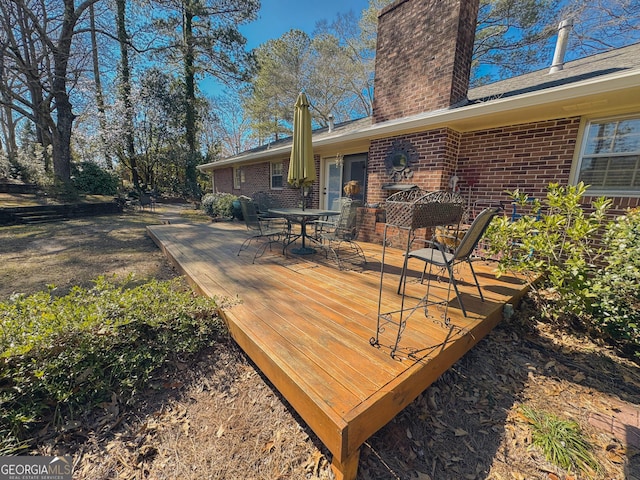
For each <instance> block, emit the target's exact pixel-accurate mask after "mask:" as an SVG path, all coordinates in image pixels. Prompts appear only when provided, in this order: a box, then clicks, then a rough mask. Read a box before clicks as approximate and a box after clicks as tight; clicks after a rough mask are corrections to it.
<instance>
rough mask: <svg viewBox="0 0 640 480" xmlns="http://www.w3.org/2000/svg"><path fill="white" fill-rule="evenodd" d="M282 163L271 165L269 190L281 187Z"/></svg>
mask: <svg viewBox="0 0 640 480" xmlns="http://www.w3.org/2000/svg"><path fill="white" fill-rule="evenodd" d="M282 165H283V164H282V162H275V163H272V164H271V189H279V188H282V187H283V176H282V171H283V166H282Z"/></svg>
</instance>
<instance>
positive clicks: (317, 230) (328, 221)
mask: <svg viewBox="0 0 640 480" xmlns="http://www.w3.org/2000/svg"><path fill="white" fill-rule="evenodd" d="M351 201H352V200H351V199H350V198H348V197H338V198H336V199H335V200H333V202H331V210H332V211H334V212H340V211H341V210H342V204H343V203H345V202H351ZM339 218H340V216H339V215H332V216H330V217H327V216H325V217H323V218H321V219H318V220H315V221H314V222H313V227H314V235H315V237H316V238H319V237H320V236H321V235H322V234H323V233H327V232H333V231H334V230H335V229H336V225H337V223H338V219H339Z"/></svg>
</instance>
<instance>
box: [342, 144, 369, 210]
mask: <svg viewBox="0 0 640 480" xmlns="http://www.w3.org/2000/svg"><path fill="white" fill-rule="evenodd" d="M343 177H344V178H343V181H342V183H343V185H344V184H346V183H347V182H350V181H351V180H355V181H357V182H358V183H359V184H360V193H358V194H356V195H353V197H352V198H353V199H354V200H360V201H361V202H362V204H363V205H364V198H365V190H366V187H367V184H366V182H367V155H366V154H365V153H362V154H358V155H348V156H345V157H344V172H343ZM343 195H344V193H343Z"/></svg>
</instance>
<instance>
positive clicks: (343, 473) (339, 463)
mask: <svg viewBox="0 0 640 480" xmlns="http://www.w3.org/2000/svg"><path fill="white" fill-rule="evenodd" d="M359 461H360V449H359V448H358V449H357V450H356V451H355V452H353V453H351V455H349V456H348V457H347V458H345V459H343V460H340V459H338V458H337V457H335V456H334V457H333V460H332V461H331V470H333V474H334V475H335V477H336V480H356V477H357V475H358V462H359Z"/></svg>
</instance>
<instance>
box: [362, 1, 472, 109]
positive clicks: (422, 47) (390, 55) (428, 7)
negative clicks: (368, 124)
mask: <svg viewBox="0 0 640 480" xmlns="http://www.w3.org/2000/svg"><path fill="white" fill-rule="evenodd" d="M478 3H479V2H478V0H438V1H424V0H398V1H396V2H395V3H393V4H392V5H390V6H388V7H387V8H385V9H383V10H382V12H381V14H380V17H379V18H378V37H377V42H378V43H377V47H376V66H375V81H374V89H375V98H374V102H373V117H374V121H375V122H382V121H385V120H391V119H395V118H402V117H406V116H409V115H414V114H418V113H423V112H429V111H432V110H438V109H441V108H447V107H449V106H450V105H454V104H456V103H459V102H461V101H463V100H465V99H466V95H467V90H468V87H469V75H470V69H471V56H472V54H473V42H474V39H475V27H476V19H477V15H478Z"/></svg>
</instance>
